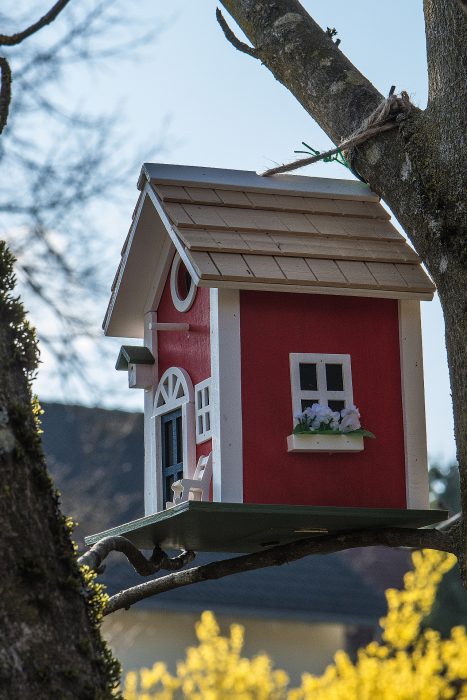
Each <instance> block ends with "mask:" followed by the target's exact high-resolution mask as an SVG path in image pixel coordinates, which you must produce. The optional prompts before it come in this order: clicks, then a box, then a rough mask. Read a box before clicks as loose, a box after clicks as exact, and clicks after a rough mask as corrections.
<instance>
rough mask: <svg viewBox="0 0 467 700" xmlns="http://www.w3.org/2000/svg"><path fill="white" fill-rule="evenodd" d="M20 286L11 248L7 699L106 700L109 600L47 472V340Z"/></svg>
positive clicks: (3, 359)
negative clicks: (89, 573)
mask: <svg viewBox="0 0 467 700" xmlns="http://www.w3.org/2000/svg"><path fill="white" fill-rule="evenodd" d="M14 286H15V277H14V274H13V257H12V255H11V254H10V252H9V251H8V249H7V247H6V245H5V243H3V242H1V243H0V470H1V481H0V530H1V533H2V537H1V552H0V557H1V562H2V565H1V574H2V575H1V577H0V619H1V620H2V634H1V637H0V695H1V697H5V698H6V697H8V698H9V700H15V699H16V698H18V700H20V699H21V700H28V699H29V698H31V699H32V698H34V700H39V699H42V698H44V699H47V700H50V698H64V699H65V698H70V699H71V698H78V697H79V698H83V700H87V699H89V700H105V699H106V698H112V697H115V694H114V691H113V689H114V688H115V687H116V685H117V683H118V679H119V667H118V663H117V662H116V661H115V660H114V659H113V658H112V656H111V654H110V651H109V649H108V648H107V646H106V644H105V643H104V641H103V640H102V639H101V637H100V633H99V625H98V621H99V615H100V614H101V613H100V612H99V606H100V605H101V601H100V595H96V592H95V590H94V591H93V590H91V592H90V593H88V592H87V589H86V587H85V585H84V581H83V578H82V576H81V573H80V571H79V569H78V566H77V564H76V560H75V553H74V549H73V545H72V542H71V539H70V528H69V522H68V521H67V519H66V518H65V517H64V516H63V515H62V513H61V512H60V508H59V503H58V497H57V494H56V492H55V491H54V488H53V484H52V482H51V480H50V477H49V475H48V473H47V469H46V465H45V460H44V455H43V451H42V446H41V439H40V431H39V427H38V422H37V418H38V413H39V409H38V406H37V403H35V402H34V399H33V397H32V394H31V378H32V377H33V375H34V373H35V371H36V369H37V365H38V359H39V354H38V347H37V340H36V337H35V333H34V330H33V329H32V328H31V326H30V325H29V323H28V321H27V320H26V317H25V313H24V309H23V306H22V304H21V303H20V301H19V300H18V298H17V297H16V296H15V295H14ZM98 593H99V594H100V593H101V592H100V591H99V592H98Z"/></svg>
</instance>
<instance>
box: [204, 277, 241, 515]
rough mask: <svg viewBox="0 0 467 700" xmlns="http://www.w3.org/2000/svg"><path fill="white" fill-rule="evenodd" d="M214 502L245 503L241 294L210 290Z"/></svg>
mask: <svg viewBox="0 0 467 700" xmlns="http://www.w3.org/2000/svg"><path fill="white" fill-rule="evenodd" d="M210 315H211V318H210V326H211V382H212V385H211V400H212V409H211V424H212V449H213V500H214V501H223V502H227V503H243V434H242V388H241V357H240V292H239V291H238V290H230V289H229V290H227V289H211V293H210Z"/></svg>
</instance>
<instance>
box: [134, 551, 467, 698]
mask: <svg viewBox="0 0 467 700" xmlns="http://www.w3.org/2000/svg"><path fill="white" fill-rule="evenodd" d="M412 559H413V565H414V568H413V571H410V572H408V573H407V574H406V575H405V578H404V588H403V589H402V590H401V591H397V590H394V589H389V590H388V591H387V592H386V597H387V601H388V613H387V615H386V617H385V618H383V619H382V620H381V626H382V630H383V631H382V639H381V641H380V642H371V643H370V644H368V645H367V646H366V647H363V648H361V649H360V650H359V651H358V654H357V659H356V661H355V662H352V661H351V659H350V657H349V656H348V655H347V654H346V653H345V652H344V651H338V652H337V653H336V655H335V658H334V663H333V664H331V665H329V666H328V667H327V668H326V670H325V671H324V673H323V674H322V675H321V676H314V675H312V674H309V673H305V674H303V676H302V683H301V686H300V687H299V688H290V687H289V678H288V675H287V673H286V672H285V671H282V670H280V669H275V668H274V666H273V663H272V661H271V659H270V658H269V656H268V655H267V654H265V653H261V654H259V655H258V656H256V657H254V658H252V659H247V658H244V657H242V656H241V652H242V648H243V642H244V630H243V628H242V627H241V626H240V625H232V626H231V628H230V635H229V636H228V637H224V636H222V635H221V634H220V629H219V626H218V624H217V622H216V619H215V617H214V615H213V613H211V612H204V613H203V615H202V616H201V620H200V622H199V623H198V624H197V626H196V635H197V637H198V640H199V644H198V646H196V647H190V648H188V649H187V652H186V658H185V659H184V660H183V661H181V662H179V663H178V665H177V670H176V674H175V675H171V674H170V673H169V671H168V669H167V666H166V665H165V664H164V663H162V662H157V663H155V664H154V666H153V667H152V668H151V669H146V668H143V669H140V670H139V671H137V672H136V671H135V672H130V673H128V674H127V675H126V678H125V682H124V689H123V693H124V697H125V699H126V700H176V699H178V698H180V699H181V698H184V699H186V700H223V698H238V699H240V700H343V699H344V698H345V700H372V699H373V698H375V699H376V698H378V700H441V699H442V698H456V699H459V700H460V699H461V698H464V699H465V698H467V635H466V630H465V628H464V627H455V628H453V629H452V630H451V633H450V636H449V637H448V638H447V639H442V638H441V635H440V634H439V633H438V632H436V631H434V630H431V629H423V628H422V622H423V620H424V618H426V616H427V614H428V613H429V612H430V610H431V609H432V606H433V603H434V600H435V596H436V591H437V587H438V585H439V583H440V581H441V579H442V578H443V575H444V574H445V573H446V572H448V571H449V570H450V569H452V567H453V566H454V564H455V557H454V556H453V555H452V554H446V553H443V552H438V551H432V550H424V551H421V552H415V553H414V554H413V556H412Z"/></svg>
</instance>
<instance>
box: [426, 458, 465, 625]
mask: <svg viewBox="0 0 467 700" xmlns="http://www.w3.org/2000/svg"><path fill="white" fill-rule="evenodd" d="M429 477H430V503H431V507H432V508H445V509H446V510H448V511H449V514H450V515H454V514H455V513H458V512H459V511H460V510H461V501H460V480H459V468H458V466H457V463H456V462H449V463H447V464H440V463H438V462H433V463H432V464H431V465H430V470H429ZM423 625H424V626H426V627H431V628H433V629H436V630H438V631H439V632H440V633H441V634H442V636H443V637H447V636H448V635H449V633H450V630H451V628H452V627H454V625H467V595H466V593H465V589H464V587H463V585H462V580H461V575H460V570H459V567H458V566H457V565H456V566H454V567H453V568H452V569H451V570H450V571H449V572H448V573H447V574H446V576H444V577H443V580H442V581H441V583H440V586H439V588H438V592H437V594H436V600H435V603H434V605H433V608H432V610H431V612H430V614H429V615H428V616H427V618H426V620H424V623H423Z"/></svg>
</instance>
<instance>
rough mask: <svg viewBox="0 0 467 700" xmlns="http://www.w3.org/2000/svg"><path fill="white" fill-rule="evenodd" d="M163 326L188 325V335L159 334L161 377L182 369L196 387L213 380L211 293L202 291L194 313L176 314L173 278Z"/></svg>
mask: <svg viewBox="0 0 467 700" xmlns="http://www.w3.org/2000/svg"><path fill="white" fill-rule="evenodd" d="M157 320H158V322H160V323H189V324H190V330H189V332H188V333H187V332H185V331H184V332H178V331H159V333H158V334H157V341H158V362H159V376H162V374H163V373H164V372H165V370H166V369H168V368H169V367H182V368H183V369H185V370H186V371H187V372H188V374H189V375H190V378H191V381H192V382H193V386H194V385H195V384H198V383H199V382H202V381H203V380H204V379H208V378H209V377H210V376H211V355H210V352H211V344H210V336H209V289H206V288H199V289H198V290H197V292H196V296H195V299H194V302H193V306H192V307H191V309H189V310H188V311H185V312H183V313H182V312H180V311H177V309H176V308H175V306H174V304H173V301H172V296H171V294H170V275H169V277H168V279H167V281H166V283H165V287H164V291H163V293H162V296H161V300H160V302H159V306H158V309H157ZM211 450H212V441H211V440H207V441H206V442H203V443H201V444H200V445H197V446H196V459H199V457H200V456H201V455H208V454H209V453H210V452H211Z"/></svg>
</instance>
